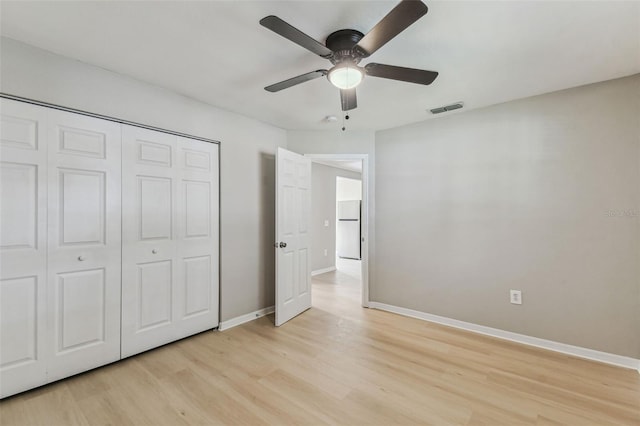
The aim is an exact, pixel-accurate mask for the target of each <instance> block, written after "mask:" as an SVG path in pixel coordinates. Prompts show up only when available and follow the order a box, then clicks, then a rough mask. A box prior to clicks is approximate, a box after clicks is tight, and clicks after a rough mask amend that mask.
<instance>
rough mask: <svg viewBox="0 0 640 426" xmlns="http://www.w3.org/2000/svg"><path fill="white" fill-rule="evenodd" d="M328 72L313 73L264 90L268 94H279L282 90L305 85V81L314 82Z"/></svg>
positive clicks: (318, 71)
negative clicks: (301, 84)
mask: <svg viewBox="0 0 640 426" xmlns="http://www.w3.org/2000/svg"><path fill="white" fill-rule="evenodd" d="M328 72H329V71H327V70H317V71H311V72H308V73H306V74H302V75H299V76H297V77H293V78H290V79H288V80H284V81H281V82H280V83H275V84H272V85H271V86H267V87H265V88H264V90H266V91H267V92H279V91H280V90H282V89H288V88H289V87H291V86H295V85H296V84H300V83H304V82H305V81H309V80H314V79H316V78H319V77H323V76H325V75H327V73H328Z"/></svg>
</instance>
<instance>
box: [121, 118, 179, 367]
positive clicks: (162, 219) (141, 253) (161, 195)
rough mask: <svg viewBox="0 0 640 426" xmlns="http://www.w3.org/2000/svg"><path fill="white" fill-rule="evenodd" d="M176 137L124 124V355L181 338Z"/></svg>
mask: <svg viewBox="0 0 640 426" xmlns="http://www.w3.org/2000/svg"><path fill="white" fill-rule="evenodd" d="M175 151H176V137H175V136H173V135H169V134H166V133H160V132H154V131H151V130H146V129H140V128H137V127H132V126H123V157H122V165H123V187H124V191H123V194H122V201H123V262H122V268H123V269H122V356H123V357H126V356H130V355H133V354H135V353H139V352H142V351H145V350H147V349H151V348H154V347H157V346H160V345H163V344H165V343H168V342H171V341H173V340H176V339H177V337H176V327H175V321H176V310H175V299H176V292H177V288H176V281H177V270H176V265H175V255H176V253H175V250H176V246H175V234H176V221H177V218H176V212H177V207H176V203H177V199H176V194H177V191H178V188H177V179H176V168H175V155H176V153H175Z"/></svg>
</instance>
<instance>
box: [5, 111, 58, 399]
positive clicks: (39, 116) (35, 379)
mask: <svg viewBox="0 0 640 426" xmlns="http://www.w3.org/2000/svg"><path fill="white" fill-rule="evenodd" d="M0 113H1V116H2V123H1V125H0V159H1V161H0V398H3V397H5V396H8V395H11V394H14V393H17V392H21V391H24V390H26V389H29V388H32V387H35V386H39V385H42V384H44V383H46V379H47V378H46V353H45V350H44V348H45V339H46V335H47V330H46V328H47V318H46V316H45V315H44V313H45V312H46V303H47V292H46V291H47V288H46V271H47V244H46V242H47V173H46V170H47V142H46V111H45V110H44V109H43V108H40V107H37V106H34V105H29V104H25V103H22V102H15V101H10V100H6V99H2V100H0Z"/></svg>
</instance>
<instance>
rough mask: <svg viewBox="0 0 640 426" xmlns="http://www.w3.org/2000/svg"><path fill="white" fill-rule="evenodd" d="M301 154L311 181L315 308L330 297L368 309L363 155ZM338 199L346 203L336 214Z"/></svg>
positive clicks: (365, 189)
mask: <svg viewBox="0 0 640 426" xmlns="http://www.w3.org/2000/svg"><path fill="white" fill-rule="evenodd" d="M305 156H306V157H309V158H310V159H311V161H312V175H313V177H314V178H313V179H312V182H313V183H312V194H313V195H312V211H313V213H312V221H313V223H314V226H313V228H312V243H311V246H312V249H311V257H312V260H311V262H312V265H311V266H312V267H311V270H312V280H313V282H314V283H316V284H317V285H314V290H315V289H316V288H317V289H318V291H317V294H314V296H313V297H314V305H315V304H316V303H315V302H316V301H317V302H318V303H322V301H323V299H324V298H329V299H330V300H332V301H335V300H338V299H339V300H341V302H340V305H342V304H343V303H344V304H349V305H351V306H363V307H368V300H369V291H368V290H369V286H368V216H369V215H368V197H367V188H368V185H367V183H368V156H367V155H366V154H335V155H334V154H306V155H305ZM342 201H349V202H348V203H344V206H342V207H343V208H342V210H341V209H340V206H339V203H340V202H342ZM345 209H346V210H345ZM358 228H359V229H358ZM340 233H342V236H341V235H340ZM341 238H342V240H341ZM344 238H347V242H348V244H346V245H345V244H344V243H345V240H344ZM329 299H327V300H329ZM354 302H355V303H354ZM332 303H333V302H332Z"/></svg>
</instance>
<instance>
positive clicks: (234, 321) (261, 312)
mask: <svg viewBox="0 0 640 426" xmlns="http://www.w3.org/2000/svg"><path fill="white" fill-rule="evenodd" d="M275 310H276V308H275V306H269V307H268V308H262V309H258V310H257V311H253V312H249V313H248V314H244V315H240V316H239V317H235V318H231V319H230V320H226V321H221V322H220V325H219V326H218V330H220V331H224V330H228V329H230V328H232V327H236V326H238V325H240V324H244V323H245V322H249V321H253V320H255V319H258V318H260V317H263V316H265V315H269V314H272V313H274V312H275Z"/></svg>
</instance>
